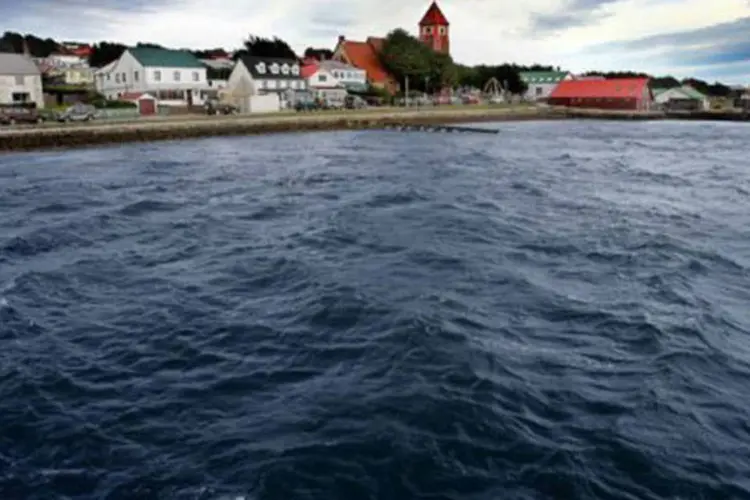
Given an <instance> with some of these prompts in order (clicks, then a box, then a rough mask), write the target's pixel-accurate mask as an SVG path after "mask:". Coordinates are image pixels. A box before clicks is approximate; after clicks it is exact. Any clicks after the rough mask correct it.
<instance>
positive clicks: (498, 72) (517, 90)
mask: <svg viewBox="0 0 750 500" xmlns="http://www.w3.org/2000/svg"><path fill="white" fill-rule="evenodd" d="M522 71H553V69H552V68H551V67H545V66H539V65H535V66H530V67H525V66H518V65H516V64H500V65H497V66H488V65H486V64H481V65H479V66H474V67H466V66H462V67H460V68H459V83H460V84H461V85H462V86H467V87H475V88H479V89H484V86H485V85H486V84H487V82H488V81H490V79H492V78H495V79H496V80H497V81H498V82H500V85H502V86H503V88H505V90H507V91H509V92H511V93H512V94H523V93H524V92H526V89H527V88H528V86H527V85H526V83H525V82H524V81H523V80H521V72H522Z"/></svg>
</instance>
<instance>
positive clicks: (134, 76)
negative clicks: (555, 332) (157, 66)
mask: <svg viewBox="0 0 750 500" xmlns="http://www.w3.org/2000/svg"><path fill="white" fill-rule="evenodd" d="M133 81H134V82H137V81H138V72H137V71H133Z"/></svg>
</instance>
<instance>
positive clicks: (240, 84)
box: [225, 56, 307, 113]
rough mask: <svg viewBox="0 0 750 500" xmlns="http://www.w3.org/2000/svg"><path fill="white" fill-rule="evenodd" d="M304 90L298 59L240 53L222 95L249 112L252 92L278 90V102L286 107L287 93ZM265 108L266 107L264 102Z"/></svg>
mask: <svg viewBox="0 0 750 500" xmlns="http://www.w3.org/2000/svg"><path fill="white" fill-rule="evenodd" d="M303 90H307V82H306V81H305V79H304V78H303V77H302V74H301V71H300V64H299V61H296V60H294V59H279V58H268V57H254V56H243V57H241V58H240V59H239V60H238V61H237V64H236V65H235V66H234V69H233V70H232V74H231V75H230V76H229V81H228V82H227V88H226V92H225V95H226V96H227V98H228V99H229V100H231V101H232V103H233V104H235V105H236V106H238V107H239V108H240V111H241V112H244V113H248V112H253V109H252V105H251V104H252V99H251V97H253V96H258V95H268V94H278V96H279V103H280V106H281V107H286V106H287V105H288V103H289V102H290V96H291V95H292V94H293V93H294V92H295V91H303ZM259 102H260V101H259ZM264 102H265V101H264ZM264 109H267V108H266V107H265V106H264Z"/></svg>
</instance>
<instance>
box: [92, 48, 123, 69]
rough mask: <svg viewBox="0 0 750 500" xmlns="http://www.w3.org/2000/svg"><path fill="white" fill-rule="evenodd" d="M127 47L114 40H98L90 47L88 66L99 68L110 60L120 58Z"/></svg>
mask: <svg viewBox="0 0 750 500" xmlns="http://www.w3.org/2000/svg"><path fill="white" fill-rule="evenodd" d="M125 49H127V47H126V46H125V45H123V44H121V43H116V42H99V43H96V44H94V45H93V46H92V47H91V55H89V66H91V67H92V68H101V67H102V66H106V65H107V64H109V63H111V62H112V61H116V60H117V59H119V58H120V56H121V55H122V53H123V52H125Z"/></svg>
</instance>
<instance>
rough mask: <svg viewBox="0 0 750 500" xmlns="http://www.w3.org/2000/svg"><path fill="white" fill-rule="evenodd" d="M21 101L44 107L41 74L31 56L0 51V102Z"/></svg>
mask: <svg viewBox="0 0 750 500" xmlns="http://www.w3.org/2000/svg"><path fill="white" fill-rule="evenodd" d="M21 103H35V104H36V106H37V108H43V107H44V94H43V92H42V74H41V72H40V71H39V68H37V66H36V64H34V62H33V61H32V60H31V58H29V57H27V56H25V55H22V54H9V53H0V104H21Z"/></svg>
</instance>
